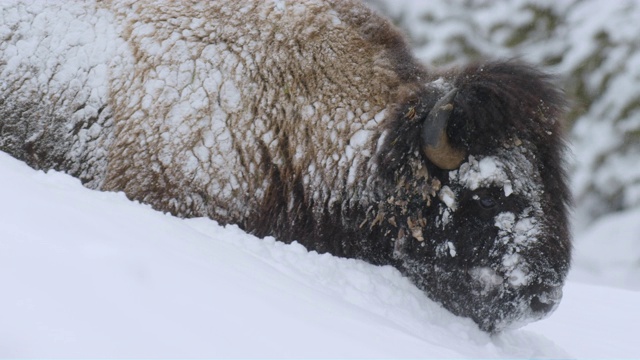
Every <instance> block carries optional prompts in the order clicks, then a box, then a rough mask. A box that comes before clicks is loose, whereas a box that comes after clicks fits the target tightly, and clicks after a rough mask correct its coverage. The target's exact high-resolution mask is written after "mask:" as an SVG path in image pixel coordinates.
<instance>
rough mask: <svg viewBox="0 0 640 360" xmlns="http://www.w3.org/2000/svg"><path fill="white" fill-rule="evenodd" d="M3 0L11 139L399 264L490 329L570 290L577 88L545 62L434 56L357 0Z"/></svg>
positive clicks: (529, 315)
mask: <svg viewBox="0 0 640 360" xmlns="http://www.w3.org/2000/svg"><path fill="white" fill-rule="evenodd" d="M0 6H2V7H3V13H6V14H10V16H6V17H5V20H4V21H5V22H6V25H7V27H6V28H7V29H11V30H10V33H9V34H8V35H7V36H5V38H4V39H3V44H2V46H0V74H1V79H2V82H0V150H2V151H5V152H8V153H10V154H12V155H13V156H15V157H17V158H19V159H22V160H24V161H25V162H27V163H28V164H30V165H31V166H32V167H34V168H37V169H56V170H61V171H66V172H68V173H69V174H72V175H74V176H76V177H78V178H80V179H81V180H82V181H83V183H84V184H85V185H86V186H88V187H90V188H95V189H102V190H108V191H124V192H125V193H126V194H127V196H128V197H129V198H131V199H135V200H139V201H142V202H146V203H148V204H151V205H152V206H153V207H154V208H156V209H158V210H161V211H168V212H171V213H173V214H175V215H177V216H182V217H195V216H208V217H211V218H212V219H215V220H217V221H218V222H220V223H222V224H227V223H235V224H238V225H240V226H241V227H242V228H243V229H245V230H246V231H249V232H251V233H253V234H256V235H258V236H266V235H273V236H275V237H277V238H278V239H279V240H281V241H285V242H291V241H298V242H300V243H302V244H304V245H305V246H306V247H307V248H308V249H310V250H311V249H313V250H316V251H319V252H329V253H331V254H334V255H336V256H344V257H354V258H359V259H364V260H366V261H369V262H371V263H373V264H381V265H382V264H390V265H393V266H395V267H396V268H398V269H399V270H400V271H402V272H403V273H404V274H405V275H406V276H407V277H408V278H410V279H411V280H412V281H413V282H414V283H415V284H416V285H417V286H418V287H419V288H421V289H422V290H423V291H424V292H425V293H426V294H427V295H428V296H429V297H430V298H432V299H433V300H435V301H437V302H439V303H441V304H442V305H443V306H444V307H446V308H447V309H449V310H450V311H452V312H453V313H455V314H458V315H460V316H465V317H470V318H472V319H473V320H474V321H475V322H476V323H477V324H478V325H479V326H480V328H482V329H483V330H486V331H489V332H497V331H501V330H503V329H505V328H513V327H517V326H521V325H522V324H525V323H527V322H529V321H534V320H537V319H540V318H542V317H544V316H546V315H548V314H549V313H551V312H552V311H553V310H554V309H555V308H556V306H557V305H558V302H559V300H560V297H561V294H562V291H561V288H562V285H563V283H564V280H565V277H566V274H567V271H568V268H569V262H570V252H571V245H570V236H569V232H568V222H567V208H568V204H569V202H570V198H569V191H568V189H567V186H566V179H565V173H564V164H563V160H562V159H563V152H564V149H565V145H564V143H563V138H562V124H561V122H560V120H561V118H562V115H563V111H564V107H565V103H564V99H563V96H562V93H561V91H560V90H558V89H557V88H556V87H555V86H554V85H553V83H552V79H551V78H550V77H549V76H547V75H545V74H543V73H541V72H540V71H538V70H536V69H535V68H533V67H531V66H528V65H525V64H522V63H519V62H515V61H501V62H488V63H479V64H473V65H469V66H467V67H464V68H462V69H452V70H449V71H445V72H436V71H430V70H427V69H425V67H424V66H422V65H421V64H419V63H418V62H417V61H416V60H415V59H414V57H413V56H412V54H411V53H410V51H409V50H408V47H407V45H406V42H405V40H404V39H403V37H402V35H401V34H400V33H399V32H398V30H397V29H395V28H394V27H393V26H392V25H391V24H390V23H389V22H388V21H387V20H385V19H383V18H381V17H380V16H379V15H377V14H375V13H374V12H372V11H371V10H369V9H367V8H366V7H364V6H363V5H362V4H360V3H358V2H355V1H346V0H345V1H323V0H306V1H291V2H288V1H282V2H262V1H258V2H255V1H248V0H235V1H230V2H228V3H227V2H209V1H202V2H197V1H195V2H193V3H189V4H183V3H180V2H166V3H160V2H151V1H129V0H123V1H111V2H106V3H102V2H99V3H91V2H79V3H65V4H56V3H45V2H35V3H24V4H22V3H20V2H8V3H3V4H2V5H0Z"/></svg>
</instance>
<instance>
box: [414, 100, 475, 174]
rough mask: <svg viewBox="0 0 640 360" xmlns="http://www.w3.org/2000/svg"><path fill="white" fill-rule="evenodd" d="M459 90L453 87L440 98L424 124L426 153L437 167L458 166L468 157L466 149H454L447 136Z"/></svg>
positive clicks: (448, 167) (423, 137)
mask: <svg viewBox="0 0 640 360" xmlns="http://www.w3.org/2000/svg"><path fill="white" fill-rule="evenodd" d="M457 92H458V90H457V89H453V90H451V91H449V92H448V93H447V94H446V95H445V96H444V97H442V98H441V99H440V100H438V102H437V103H436V105H435V106H434V107H433V109H431V111H430V112H429V115H427V118H426V120H425V121H424V124H423V125H422V149H423V151H424V154H425V155H426V156H427V159H429V161H431V162H432V163H434V164H435V165H436V166H437V167H439V168H441V169H446V170H453V169H456V168H458V166H460V164H461V163H462V161H463V160H464V159H465V158H466V154H465V151H464V150H462V149H454V148H453V147H452V146H451V144H449V137H448V136H447V122H448V121H449V117H450V116H451V113H452V111H453V98H454V97H455V96H456V94H457Z"/></svg>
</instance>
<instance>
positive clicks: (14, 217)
mask: <svg viewBox="0 0 640 360" xmlns="http://www.w3.org/2000/svg"><path fill="white" fill-rule="evenodd" d="M0 199H2V200H1V202H0V289H2V296H0V357H3V358H6V357H196V356H198V357H243V358H247V357H252V358H253V357H260V358H263V357H297V358H308V357H314V358H316V357H414V358H417V357H567V356H578V357H605V356H616V357H639V356H640V350H638V348H637V346H636V345H637V344H636V332H637V331H636V330H634V329H635V327H636V326H637V324H638V323H640V313H639V312H637V311H635V308H636V307H637V304H638V303H639V301H640V293H637V292H630V291H621V290H614V289H608V288H602V287H592V286H587V285H580V284H576V283H570V284H568V285H567V287H566V291H565V300H564V302H563V304H562V305H561V306H560V308H559V310H558V311H557V312H556V313H555V314H554V315H552V316H551V317H550V318H549V319H547V320H544V321H541V322H538V323H535V324H532V325H529V326H528V327H527V328H525V329H522V330H516V331H511V332H508V333H504V334H501V335H499V336H495V337H491V336H489V335H487V334H485V333H483V332H481V331H479V330H478V329H477V327H476V326H475V324H474V323H473V322H472V321H470V320H467V319H462V318H458V317H455V316H453V315H451V314H450V313H448V312H447V311H446V310H443V309H442V308H441V307H440V306H439V305H437V304H435V303H433V302H431V301H430V300H429V299H427V298H426V297H425V296H424V295H423V294H422V293H421V292H420V291H418V290H417V289H416V288H415V287H414V286H413V285H411V284H410V282H409V281H408V280H406V279H404V278H403V277H402V276H401V275H400V274H399V273H398V272H397V271H396V270H395V269H393V268H391V267H376V266H372V265H369V264H366V263H364V262H361V261H356V260H351V259H340V258H336V257H333V256H331V255H327V254H325V255H319V254H317V253H315V252H307V251H306V250H305V249H304V248H303V247H302V246H300V245H297V244H293V245H285V244H282V243H279V242H277V241H275V240H274V239H271V238H267V239H257V238H255V237H253V236H251V235H248V234H246V233H244V232H242V231H241V230H240V229H238V228H237V227H235V226H227V227H221V226H219V225H217V224H216V223H215V222H214V221H211V220H209V219H190V220H183V219H178V218H175V217H172V216H169V215H165V214H162V213H159V212H156V211H154V210H152V209H150V208H149V207H148V206H146V205H142V204H138V203H133V202H130V201H128V200H127V199H126V198H125V196H124V195H123V194H115V193H104V192H97V191H91V190H88V189H86V188H84V187H82V186H81V185H80V183H79V181H78V180H76V179H74V178H71V177H69V176H67V175H65V174H61V173H56V172H50V173H47V174H45V173H43V172H40V171H35V170H32V169H30V168H28V167H27V166H26V165H24V164H23V163H21V162H19V161H17V160H15V159H13V158H11V157H9V156H8V155H6V154H4V153H0Z"/></svg>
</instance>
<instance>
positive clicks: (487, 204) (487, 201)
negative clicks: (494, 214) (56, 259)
mask: <svg viewBox="0 0 640 360" xmlns="http://www.w3.org/2000/svg"><path fill="white" fill-rule="evenodd" d="M496 205H498V202H497V201H496V199H494V198H492V197H483V198H480V206H482V207H483V208H485V209H491V208H493V207H495V206H496Z"/></svg>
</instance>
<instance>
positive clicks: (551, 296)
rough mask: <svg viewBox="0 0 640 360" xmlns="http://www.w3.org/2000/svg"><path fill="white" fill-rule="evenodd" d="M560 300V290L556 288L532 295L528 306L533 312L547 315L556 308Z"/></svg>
mask: <svg viewBox="0 0 640 360" xmlns="http://www.w3.org/2000/svg"><path fill="white" fill-rule="evenodd" d="M561 298H562V289H561V288H559V287H558V288H554V289H552V290H548V291H545V292H542V293H541V294H538V295H534V296H533V297H532V298H531V303H530V304H529V305H530V306H531V310H533V311H534V312H539V313H548V312H551V311H553V310H554V309H555V308H556V306H557V305H558V303H559V302H560V299H561Z"/></svg>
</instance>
